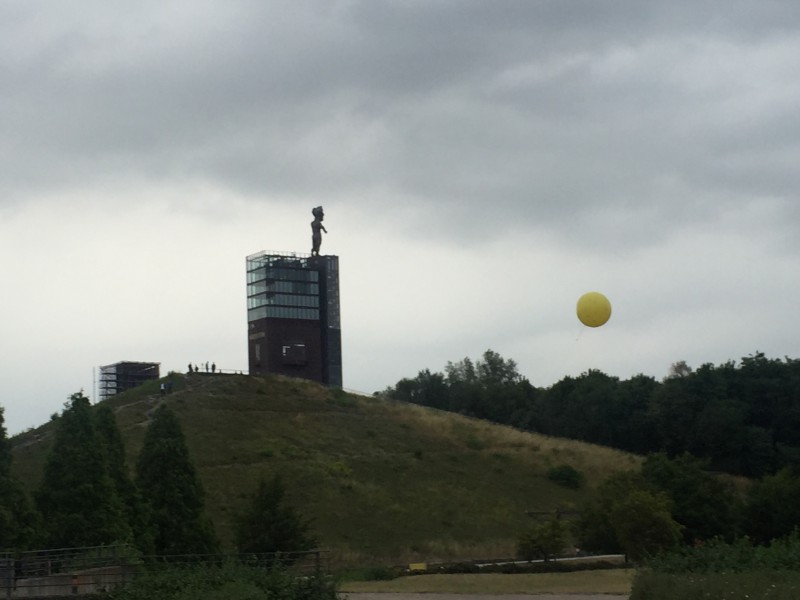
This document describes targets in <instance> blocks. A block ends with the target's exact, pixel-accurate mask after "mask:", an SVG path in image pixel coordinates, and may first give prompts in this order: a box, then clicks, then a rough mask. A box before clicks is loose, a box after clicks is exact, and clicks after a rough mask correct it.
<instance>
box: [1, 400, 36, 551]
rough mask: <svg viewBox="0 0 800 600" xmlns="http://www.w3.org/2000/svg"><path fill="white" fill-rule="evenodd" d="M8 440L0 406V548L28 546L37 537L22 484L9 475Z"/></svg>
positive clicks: (9, 456) (34, 519)
mask: <svg viewBox="0 0 800 600" xmlns="http://www.w3.org/2000/svg"><path fill="white" fill-rule="evenodd" d="M11 461H12V456H11V444H10V443H9V440H8V437H7V435H6V428H5V419H4V416H3V407H2V406H0V549H2V548H8V549H11V548H28V547H31V546H33V545H34V544H35V543H36V541H37V535H38V525H39V522H38V519H37V515H36V512H35V511H34V510H33V506H32V505H31V502H30V500H29V499H28V496H27V495H26V494H25V491H24V490H23V488H22V484H21V483H20V482H19V481H18V480H17V479H16V478H14V477H13V476H12V475H11Z"/></svg>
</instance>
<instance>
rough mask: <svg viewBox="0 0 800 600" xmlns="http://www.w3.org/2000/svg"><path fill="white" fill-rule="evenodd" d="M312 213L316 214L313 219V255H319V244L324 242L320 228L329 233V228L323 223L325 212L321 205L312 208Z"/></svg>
mask: <svg viewBox="0 0 800 600" xmlns="http://www.w3.org/2000/svg"><path fill="white" fill-rule="evenodd" d="M311 214H312V215H314V220H313V221H311V256H319V246H320V244H321V243H322V233H321V231H320V230H322V231H324V232H325V233H328V230H327V229H325V226H324V225H323V224H322V219H324V218H325V213H324V212H322V207H321V206H317V207H316V208H312V209H311Z"/></svg>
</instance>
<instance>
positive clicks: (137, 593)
mask: <svg viewBox="0 0 800 600" xmlns="http://www.w3.org/2000/svg"><path fill="white" fill-rule="evenodd" d="M104 597H106V598H108V599H109V600H217V599H219V600H222V599H223V598H224V599H225V600H273V599H275V598H279V599H280V600H336V590H335V586H334V584H333V583H332V582H331V581H329V580H327V579H326V578H323V577H321V576H317V575H311V576H302V577H301V576H298V575H297V574H295V573H291V572H289V571H287V570H285V569H282V568H279V567H275V568H272V569H264V568H259V567H251V566H247V565H242V564H238V563H226V564H224V565H221V566H214V565H209V564H204V565H193V566H186V567H182V568H170V569H166V570H157V571H150V572H145V573H142V574H140V575H139V576H138V577H137V578H136V579H134V580H133V581H132V582H130V583H129V584H127V585H126V586H125V587H124V588H121V589H118V590H115V591H113V592H110V593H109V594H107V595H106V596H104Z"/></svg>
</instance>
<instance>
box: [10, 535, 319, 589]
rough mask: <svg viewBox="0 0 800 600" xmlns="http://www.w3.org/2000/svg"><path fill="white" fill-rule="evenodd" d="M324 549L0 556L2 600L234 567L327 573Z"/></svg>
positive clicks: (102, 549) (111, 549) (98, 549)
mask: <svg viewBox="0 0 800 600" xmlns="http://www.w3.org/2000/svg"><path fill="white" fill-rule="evenodd" d="M324 554H325V553H324V552H323V551H322V550H312V551H308V552H282V553H269V554H247V555H181V556H177V555H170V556H141V555H139V554H138V553H137V552H136V551H135V550H134V549H132V548H131V547H129V546H95V547H86V548H61V549H50V550H35V551H28V552H16V553H10V552H7V553H0V599H2V598H28V599H31V600H32V599H34V598H36V599H45V598H47V599H50V600H53V599H55V598H66V597H75V596H81V595H87V594H103V593H105V592H109V591H112V590H114V589H116V588H118V587H120V586H123V585H125V584H126V583H128V582H130V581H132V580H133V579H135V578H136V577H139V576H140V575H142V574H151V573H162V574H163V573H166V574H167V575H169V573H170V572H172V571H174V572H176V573H177V572H179V571H180V570H182V569H186V568H189V567H192V566H197V565H203V566H204V567H207V568H209V569H214V568H221V567H222V566H224V565H228V564H231V563H236V564H239V565H244V566H246V567H249V568H256V569H265V570H269V569H273V568H282V569H286V570H288V571H291V572H292V573H296V574H298V575H322V574H323V573H324V572H326V571H327V565H323V563H322V559H323V555H324Z"/></svg>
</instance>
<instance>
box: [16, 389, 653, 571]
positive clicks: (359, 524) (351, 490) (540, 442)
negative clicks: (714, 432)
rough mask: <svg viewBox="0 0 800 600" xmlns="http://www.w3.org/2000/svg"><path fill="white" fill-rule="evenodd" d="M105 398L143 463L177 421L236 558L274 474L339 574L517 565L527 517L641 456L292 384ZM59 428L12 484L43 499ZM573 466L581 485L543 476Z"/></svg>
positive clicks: (19, 460) (33, 443)
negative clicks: (162, 427) (155, 439)
mask: <svg viewBox="0 0 800 600" xmlns="http://www.w3.org/2000/svg"><path fill="white" fill-rule="evenodd" d="M171 378H172V379H173V381H174V392H173V393H172V394H170V395H168V396H166V397H165V398H162V397H160V395H159V393H158V382H156V381H153V382H149V383H147V384H145V385H144V386H141V387H139V388H137V389H135V390H131V391H129V392H125V393H123V394H120V395H118V396H115V397H113V398H112V399H110V400H108V403H109V404H110V405H111V406H112V407H113V408H114V409H115V414H116V418H117V423H118V425H119V427H120V431H121V433H122V436H123V439H124V441H125V445H126V450H127V455H128V465H129V466H130V467H131V468H132V467H133V465H135V461H136V456H137V455H138V452H139V449H140V447H141V444H142V440H143V437H144V432H145V429H146V427H147V424H148V421H149V416H150V414H151V413H152V411H153V409H154V408H155V407H156V406H158V404H159V403H160V402H166V403H167V404H168V405H169V406H170V407H171V408H172V409H173V410H174V411H175V412H176V414H177V415H178V418H179V419H180V421H181V425H182V428H183V430H184V433H185V435H186V438H187V444H188V446H189V450H190V452H191V455H192V457H193V460H194V462H195V465H196V467H197V469H198V472H199V474H200V477H201V479H202V482H203V485H204V487H205V489H206V492H207V501H206V505H207V510H208V512H209V515H210V517H211V519H212V521H213V522H214V525H215V528H216V530H217V533H218V534H219V536H220V538H221V539H222V542H223V545H224V547H225V548H226V549H227V550H228V551H232V550H233V539H232V530H233V523H234V522H235V518H236V515H237V514H239V513H240V512H241V511H242V510H243V508H244V506H245V504H246V502H247V501H248V499H249V497H250V494H252V493H253V491H254V490H255V487H256V484H257V482H258V479H259V478H260V477H262V476H263V477H269V476H271V475H272V474H274V473H280V474H281V475H282V476H283V479H284V482H285V484H286V486H287V490H288V499H289V501H290V502H291V503H292V504H293V505H294V506H295V507H296V508H297V509H298V510H299V512H300V513H301V514H302V515H303V516H304V517H307V518H310V519H312V528H313V532H314V534H315V535H316V536H317V537H318V539H319V543H320V546H321V547H322V548H326V549H330V552H329V553H328V557H329V559H330V561H331V562H332V566H334V567H336V566H339V565H362V566H363V565H393V564H403V563H409V562H417V561H428V562H437V561H459V560H469V559H486V558H505V557H510V556H513V555H514V552H515V545H516V538H517V535H518V534H519V532H520V531H521V530H522V529H524V528H525V527H526V526H527V525H528V524H529V523H530V522H531V521H530V519H531V517H529V516H527V515H526V511H552V510H554V509H555V508H557V507H560V508H572V507H577V506H579V505H580V504H582V503H583V502H584V501H585V500H587V499H588V498H589V497H590V496H591V494H592V493H593V492H592V490H593V488H594V487H595V486H596V485H597V484H598V483H599V482H600V481H602V480H603V479H604V478H606V477H607V476H608V475H610V474H611V473H613V472H617V471H620V470H625V469H633V468H636V467H637V466H638V464H639V459H638V458H637V457H635V456H632V455H629V454H626V453H623V452H619V451H616V450H612V449H609V448H604V447H600V446H594V445H590V444H584V443H580V442H576V441H570V440H563V439H557V438H549V437H546V436H542V435H536V434H531V433H525V432H521V431H518V430H515V429H512V428H510V427H503V426H499V425H494V424H491V423H488V422H486V421H480V420H476V419H470V418H467V417H463V416H460V415H456V414H452V413H446V412H441V411H436V410H432V409H427V408H423V407H420V406H416V405H409V404H405V403H399V402H391V401H387V400H383V399H379V398H374V397H367V396H355V395H351V394H348V393H345V392H343V391H341V390H332V389H329V388H325V387H322V386H319V385H316V384H314V383H311V382H307V381H303V380H297V379H289V378H284V377H264V378H261V377H249V376H204V375H202V374H198V375H192V376H184V375H172V376H171ZM52 431H53V423H48V424H45V425H44V426H42V427H40V428H38V429H36V430H33V431H29V432H26V433H24V434H21V435H19V436H16V437H15V438H14V439H13V440H12V443H13V445H14V448H13V452H14V466H13V469H14V472H15V474H16V475H17V476H18V477H19V478H20V479H21V480H22V481H23V482H24V483H25V485H26V486H27V488H28V489H29V490H30V491H33V490H35V489H36V487H37V486H38V485H39V480H40V478H41V475H42V472H43V465H44V462H45V459H46V456H47V452H48V451H49V448H50V445H51V443H52ZM562 464H566V465H570V466H572V467H574V468H575V469H577V470H578V471H580V472H581V473H583V474H584V476H585V477H586V480H587V485H586V486H585V487H584V488H581V489H578V490H573V489H568V488H565V487H561V486H558V485H556V484H555V483H554V482H552V481H550V480H549V479H548V478H547V471H548V469H550V468H551V467H553V466H557V465H562Z"/></svg>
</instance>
